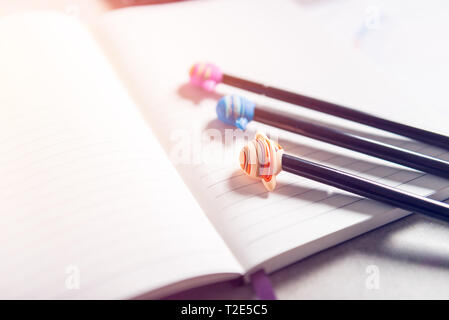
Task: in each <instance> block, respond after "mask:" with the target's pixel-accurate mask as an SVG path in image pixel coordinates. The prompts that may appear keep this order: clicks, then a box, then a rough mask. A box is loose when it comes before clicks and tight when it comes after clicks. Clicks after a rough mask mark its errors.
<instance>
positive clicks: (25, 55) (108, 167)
mask: <svg viewBox="0 0 449 320" xmlns="http://www.w3.org/2000/svg"><path fill="white" fill-rule="evenodd" d="M0 39H1V40H0V69H1V70H2V72H1V74H0V88H1V94H0V114H1V116H0V176H1V179H0V225H1V232H0V243H1V245H0V261H1V263H0V296H1V297H2V298H127V297H133V296H137V295H141V294H143V293H145V292H149V291H151V290H154V289H159V288H161V287H164V286H167V285H170V284H173V283H174V282H178V281H183V280H186V279H190V278H195V277H200V276H206V275H216V274H221V275H217V276H216V277H217V278H220V277H221V278H223V277H229V276H232V275H233V276H235V273H239V272H241V267H240V266H239V264H238V263H237V262H236V261H235V259H234V257H233V255H232V254H231V253H230V251H229V250H228V248H227V247H226V245H225V244H224V242H223V241H222V240H221V238H220V237H219V236H218V235H217V233H216V232H215V230H214V228H213V226H212V225H211V224H210V222H209V221H208V220H207V219H206V218H205V216H204V214H203V212H202V210H201V208H200V207H199V206H198V205H197V203H196V201H195V199H194V198H193V197H192V196H191V194H190V192H189V190H188V189H187V187H186V186H185V185H184V183H183V182H182V179H181V178H180V177H179V176H178V174H177V172H176V170H175V169H174V168H173V166H172V165H171V164H170V162H169V160H168V158H167V157H166V155H165V154H164V151H163V149H162V148H161V146H160V144H159V143H158V141H157V140H156V139H155V138H154V136H153V134H152V133H151V131H150V130H149V128H148V127H147V125H146V123H145V122H144V120H143V119H142V118H141V115H140V113H139V112H138V109H137V108H136V107H135V105H134V103H133V102H132V100H131V99H130V98H129V96H128V95H127V93H126V91H125V90H124V88H123V87H122V85H121V82H120V81H119V80H118V78H117V76H116V74H115V73H114V72H113V71H112V69H111V68H110V65H109V64H108V62H107V59H106V58H105V57H104V56H103V55H102V54H101V51H100V49H99V47H98V46H97V44H96V43H95V42H94V41H93V39H92V37H91V35H90V34H89V33H88V32H87V30H85V29H84V27H83V26H81V24H79V23H78V22H77V21H75V20H72V18H69V17H68V16H63V15H58V14H54V13H32V14H26V15H20V16H13V17H8V18H5V19H3V20H1V21H0ZM209 280H210V279H209ZM202 281H203V280H202ZM200 283H201V281H200ZM190 285H192V284H190Z"/></svg>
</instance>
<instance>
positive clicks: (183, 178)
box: [0, 0, 449, 299]
mask: <svg viewBox="0 0 449 320" xmlns="http://www.w3.org/2000/svg"><path fill="white" fill-rule="evenodd" d="M0 39H1V40H0V70H2V72H1V73H0V88H1V94H0V112H1V117H0V132H1V135H0V137H1V138H0V153H1V157H0V163H1V165H0V176H1V177H2V179H0V188H1V189H2V192H1V194H0V197H1V201H0V221H1V224H0V225H1V228H2V229H1V232H0V238H1V243H2V245H1V246H0V261H1V263H0V297H1V298H64V299H65V298H132V297H141V296H145V297H161V296H164V295H167V294H170V293H173V292H175V291H179V290H182V289H186V288H190V287H194V286H199V285H202V284H206V283H211V282H214V281H223V280H227V279H233V278H237V277H240V276H242V275H243V276H245V275H248V274H249V273H251V272H253V271H256V270H259V269H262V268H263V269H265V271H267V272H273V271H275V270H277V269H279V268H281V267H283V266H286V265H288V264H290V263H292V262H294V261H297V260H299V259H301V258H304V257H306V256H308V255H310V254H313V253H316V252H318V251H320V250H323V249H325V248H328V247H330V246H332V245H335V244H337V243H339V242H341V241H344V240H347V239H350V238H352V237H354V236H357V235H359V234H361V233H363V232H366V231H368V230H371V229H373V228H376V227H378V226H381V225H383V224H385V223H388V222H390V221H393V220H395V219H398V218H400V217H403V216H405V215H407V214H409V213H407V212H404V211H402V210H398V209H395V208H392V207H390V206H387V205H384V204H381V203H378V202H375V201H371V200H367V199H364V198H360V197H358V196H355V195H351V194H349V193H345V192H342V191H339V190H336V189H332V188H328V187H327V186H325V185H322V184H318V183H314V182H311V181H308V180H306V179H303V178H299V177H295V176H291V175H288V174H282V173H281V174H280V175H279V179H278V187H277V189H276V190H275V191H274V192H272V193H270V194H268V193H267V192H266V191H265V190H264V187H263V186H262V184H261V183H260V182H256V181H253V180H249V178H247V177H245V176H244V175H243V174H242V173H241V172H239V170H238V168H239V167H238V160H237V153H238V151H239V150H240V148H241V147H242V146H243V144H244V143H245V142H246V141H247V140H248V139H251V138H252V137H253V134H254V132H255V131H256V130H262V131H266V132H268V133H269V134H271V135H272V136H277V137H278V138H279V142H280V144H281V145H282V146H283V147H284V148H285V149H286V150H287V151H288V152H289V153H292V154H296V155H300V156H304V157H305V158H308V159H312V160H315V161H319V162H321V163H325V164H328V165H330V166H333V167H339V168H344V170H347V171H350V172H354V173H357V174H360V175H362V176H365V177H369V178H371V179H374V180H377V181H382V182H383V183H386V184H389V185H394V186H398V187H400V188H403V189H406V190H409V191H411V192H414V193H417V194H421V195H425V196H432V197H434V198H436V199H440V200H442V199H446V198H447V197H449V188H448V187H449V181H447V180H444V179H440V178H436V177H433V176H430V175H425V174H422V173H420V172H417V171H414V170H410V169H408V168H404V167H401V166H398V165H394V164H391V163H388V162H384V161H381V160H378V159H373V158H370V157H366V156H363V155H360V154H357V153H354V152H350V151H347V150H343V149H340V148H337V147H334V146H329V145H327V144H324V143H320V142H316V141H313V140H310V139H307V138H302V137H299V136H295V135H292V134H290V133H286V132H282V131H279V130H273V129H271V128H268V127H265V126H262V125H258V124H257V123H252V124H251V125H250V127H249V129H248V132H247V133H242V132H239V131H237V130H233V129H232V128H230V127H226V126H225V125H222V124H221V123H219V122H218V121H217V120H215V103H216V101H217V99H218V98H219V97H220V96H221V95H222V94H227V93H231V92H237V91H238V90H235V89H233V88H229V87H226V86H224V85H222V86H219V87H218V88H217V91H216V93H212V94H211V93H209V94H207V93H204V92H201V91H199V90H198V89H195V88H192V87H190V86H189V85H188V84H187V82H188V70H189V67H190V66H191V64H192V63H194V62H197V61H201V60H207V61H212V62H214V63H217V64H218V65H220V66H221V67H222V68H223V69H224V70H226V71H228V72H229V73H234V74H238V75H241V76H245V77H248V78H250V79H254V80H260V81H264V82H267V83H270V84H274V85H276V86H280V87H285V88H289V89H292V90H295V91H300V92H303V93H306V94H309V95H314V96H318V97H322V98H325V99H327V100H332V101H336V102H340V103H343V104H347V105H353V106H357V107H361V108H363V109H364V110H367V111H370V112H374V113H377V114H380V115H384V116H386V117H390V118H393V119H399V120H401V121H403V122H408V123H410V124H417V125H420V126H422V127H425V128H428V129H432V130H435V131H440V132H444V131H445V130H446V133H448V132H447V129H446V128H442V127H441V128H440V127H436V126H435V125H434V124H433V123H431V122H428V123H422V118H420V117H419V115H420V114H422V113H423V112H426V110H423V109H419V108H417V107H414V106H413V104H412V103H411V102H410V101H407V99H406V97H404V96H403V95H401V94H400V93H399V92H397V90H395V88H394V86H393V85H391V84H388V81H387V80H386V79H384V78H383V77H382V75H381V74H378V73H377V72H376V71H375V70H374V69H373V68H372V67H371V66H370V65H369V63H368V62H366V61H364V60H363V59H362V58H361V57H359V56H355V55H354V54H353V53H351V52H350V51H347V50H345V49H344V48H341V47H340V46H339V45H338V44H336V43H333V42H332V41H331V40H329V39H328V37H327V36H326V34H325V33H322V32H321V31H320V28H319V26H317V25H315V24H314V23H313V21H310V20H308V19H307V18H306V17H305V16H304V15H303V13H302V12H301V10H300V7H299V6H298V5H297V3H296V1H284V2H283V3H282V5H280V4H279V3H275V2H273V1H265V0H264V1H261V0H258V1H255V0H254V1H245V2H242V1H238V0H226V1H214V0H210V1H191V2H190V1H188V2H182V3H175V4H167V5H160V6H148V7H135V8H128V9H124V10H119V11H116V12H112V13H108V14H105V15H104V16H103V17H102V18H101V19H100V20H99V22H98V25H96V26H94V28H92V29H91V30H88V29H87V28H86V26H83V25H82V24H81V23H80V22H78V21H77V20H75V19H73V18H71V17H68V16H65V15H62V14H56V13H45V12H41V13H29V14H24V15H18V16H11V17H7V18H4V19H1V20H0ZM246 95H247V96H249V97H251V98H253V99H255V100H256V101H258V102H260V103H263V104H267V105H270V106H272V107H277V108H280V109H284V110H288V111H290V112H295V113H297V114H298V115H301V116H303V117H307V118H313V119H315V121H324V122H326V123H332V125H335V126H344V127H345V128H347V129H348V130H352V131H357V132H359V131H360V130H363V132H364V133H363V134H366V135H368V136H370V137H373V138H376V139H378V140H382V141H387V142H389V143H392V144H395V145H402V146H404V147H406V148H410V149H412V150H419V151H420V152H423V153H426V154H430V155H435V156H438V157H441V158H443V159H448V160H449V154H445V153H444V152H443V151H442V150H439V149H436V148H433V147H429V146H426V145H423V144H420V143H415V142H412V141H409V140H406V139H401V138H398V137H396V136H393V135H388V134H385V133H382V132H378V131H376V130H374V129H369V128H365V127H362V126H358V125H355V124H353V123H350V122H346V121H343V120H338V119H336V118H332V117H327V116H324V115H321V114H317V113H314V112H312V111H306V110H302V109H301V108H298V107H293V106H289V105H287V104H284V103H280V102H277V101H274V100H270V99H265V98H263V97H257V96H254V95H250V94H246ZM441 116H442V117H447V115H441Z"/></svg>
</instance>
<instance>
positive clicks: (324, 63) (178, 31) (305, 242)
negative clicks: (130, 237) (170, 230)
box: [101, 0, 449, 271]
mask: <svg viewBox="0 0 449 320" xmlns="http://www.w3.org/2000/svg"><path fill="white" fill-rule="evenodd" d="M256 6H257V9H254V8H256ZM101 28H102V29H103V31H104V32H105V33H104V37H105V39H106V40H105V45H106V46H107V49H106V51H107V52H108V53H109V54H110V57H111V59H112V60H113V61H114V64H115V66H116V68H117V70H120V71H119V72H120V73H121V76H122V78H123V79H125V81H126V82H127V83H128V86H129V87H130V92H132V94H133V96H134V97H136V99H137V101H138V103H139V104H140V105H141V107H142V110H143V112H144V114H145V115H146V118H147V120H148V121H149V123H150V125H151V127H152V128H153V129H154V131H155V133H156V135H157V136H158V139H159V141H161V142H162V143H163V145H164V147H165V150H166V152H167V153H168V155H169V157H170V159H171V161H172V162H174V163H175V164H176V165H177V167H178V170H179V171H180V172H181V174H182V175H183V177H184V179H185V181H186V183H187V184H188V186H189V188H190V190H192V192H193V194H194V195H195V196H196V198H197V199H198V201H199V203H200V205H201V206H202V207H203V208H204V211H205V212H206V213H207V215H208V217H209V219H210V220H211V221H212V222H213V224H214V225H215V227H216V228H217V230H218V231H219V232H220V234H221V235H222V237H223V238H224V239H225V241H226V242H227V243H228V245H229V246H230V247H231V249H232V250H233V252H234V253H235V254H236V256H237V257H238V259H239V261H240V262H241V263H242V264H243V265H244V267H245V268H246V270H250V269H252V268H255V267H256V266H258V265H260V264H263V266H264V267H265V268H266V269H267V270H268V271H272V270H275V269H277V268H280V267H282V266H284V265H286V264H288V263H290V262H293V261H295V260H296V259H299V258H302V257H305V256H307V255H309V254H312V253H314V252H317V251H319V250H322V249H324V248H327V247H329V246H331V245H334V244H337V243H338V242H341V241H344V240H347V239H349V238H351V237H354V236H356V235H358V234H360V233H362V232H365V231H368V230H370V229H373V228H375V227H378V226H380V225H382V224H385V223H387V222H389V221H392V220H394V219H398V218H400V217H403V216H405V215H406V214H408V213H406V212H404V211H401V210H397V209H394V208H392V207H390V206H387V205H384V204H381V203H378V202H375V201H371V200H367V199H363V198H360V197H358V196H355V195H352V194H348V193H345V192H342V191H339V190H335V189H333V188H328V187H326V186H324V185H322V184H318V183H314V182H311V181H308V180H306V179H303V178H299V177H296V176H292V175H289V174H286V173H281V174H280V175H279V176H278V187H277V189H276V190H275V191H274V192H272V193H270V194H269V193H267V192H266V190H265V189H264V187H263V186H262V184H261V183H260V182H259V181H254V180H250V179H249V178H247V177H246V176H244V175H243V174H242V173H241V172H240V171H239V166H238V162H237V159H238V157H237V155H238V152H239V150H240V148H241V147H242V146H243V145H244V143H245V142H247V140H248V139H249V138H251V139H252V138H253V137H254V133H255V131H256V130H262V131H266V132H268V133H271V134H272V136H275V137H278V138H279V142H280V143H281V145H282V146H283V147H284V149H285V150H286V151H287V152H288V153H291V154H295V155H299V156H303V157H304V158H307V159H311V160H314V161H318V162H320V163H324V164H328V165H331V166H333V167H337V168H343V169H344V170H346V171H349V172H353V173H357V174H359V175H361V176H365V177H369V178H371V179H373V180H377V181H381V182H383V183H386V184H389V185H392V186H398V187H400V188H402V189H405V190H409V191H412V192H415V193H418V194H421V195H426V196H428V195H431V194H435V192H436V191H439V192H438V193H437V194H435V195H434V197H436V198H438V199H443V198H445V197H447V196H449V194H448V190H447V187H448V186H449V182H448V181H447V180H445V179H440V178H436V177H433V176H430V175H424V174H422V173H420V172H416V171H414V170H411V169H408V168H404V167H401V166H399V165H395V164H392V163H388V162H385V161H382V160H378V159H373V158H370V157H367V156H363V155H360V154H358V153H355V152H351V151H348V150H343V149H341V148H338V147H335V146H331V145H328V144H324V143H320V142H317V141H313V140H310V139H307V138H304V137H300V136H297V135H293V134H290V133H286V132H282V131H280V130H273V129H272V128H268V127H266V126H263V125H260V124H257V123H251V124H250V126H249V128H248V131H247V132H246V133H245V134H244V133H242V132H239V131H237V130H233V129H232V128H231V127H228V126H225V125H223V124H221V123H220V122H219V121H217V120H216V116H215V105H216V101H217V99H219V98H220V97H221V96H222V95H223V94H227V93H243V91H241V90H237V89H235V88H230V87H227V86H224V85H220V86H219V87H217V90H216V92H215V93H204V92H201V91H200V90H197V89H195V88H192V87H190V86H189V85H188V84H186V83H187V82H188V75H187V73H188V69H189V67H190V66H191V65H192V63H193V62H197V61H211V62H214V63H217V64H218V65H219V66H220V67H222V68H223V70H225V71H227V72H229V73H231V74H236V75H241V76H244V77H246V78H249V79H253V80H258V81H264V82H266V83H269V84H273V85H276V86H280V87H285V88H287V89H291V90H294V91H299V92H303V93H306V94H309V95H313V96H317V97H322V98H325V99H327V100H331V101H335V102H339V103H342V104H346V105H353V106H357V107H359V106H361V107H362V108H364V109H363V110H366V111H369V112H374V113H377V114H380V115H384V114H386V115H387V116H388V117H390V116H394V115H402V119H403V121H405V122H407V117H409V118H413V117H416V116H419V112H421V110H419V109H416V108H412V107H411V106H412V105H413V104H412V103H411V102H410V101H408V100H407V99H406V97H404V96H402V95H401V94H400V93H399V92H397V90H395V87H394V86H392V85H390V84H389V83H388V81H387V79H385V78H384V77H382V75H381V74H380V73H378V72H377V71H376V70H375V69H373V68H372V66H371V65H370V64H369V63H368V62H367V61H365V60H364V59H363V58H361V57H359V56H357V55H355V54H354V53H353V52H351V51H349V50H345V49H344V48H342V47H341V46H340V45H339V44H337V43H334V42H332V41H331V40H329V38H328V37H327V35H326V34H324V33H323V32H321V31H320V28H319V26H317V25H315V24H314V23H313V22H312V21H310V20H309V19H308V18H307V17H306V16H304V14H303V13H302V11H301V10H300V7H299V6H297V4H296V2H295V1H284V2H282V5H280V4H279V3H274V2H271V1H257V2H256V1H245V2H241V1H229V0H227V1H218V0H217V1H207V2H206V1H196V2H185V3H178V4H172V5H164V6H149V7H139V8H130V9H126V10H121V11H118V12H113V13H108V14H107V15H106V16H105V17H104V19H103V20H102V21H101ZM159 30H163V32H160V31H159ZM148 74H152V75H154V76H153V77H148V76H147V75H148ZM148 88H152V90H148ZM153 89H154V90H153ZM244 94H245V95H246V96H247V97H249V98H251V99H254V100H255V101H257V102H259V103H261V104H265V105H269V106H271V107H277V108H279V109H282V110H286V111H289V112H293V113H296V114H297V115H300V116H302V117H309V118H311V117H313V119H315V120H319V121H324V122H326V123H332V125H334V126H345V127H346V128H348V129H349V130H351V131H356V132H359V131H360V130H362V129H363V130H364V132H365V135H367V136H369V137H371V138H375V139H378V140H380V141H385V142H388V143H392V144H395V145H400V146H403V147H405V148H409V149H411V150H417V151H420V152H423V153H426V154H429V155H435V156H439V157H441V158H444V159H449V157H448V155H447V154H446V153H445V152H444V151H442V150H440V149H437V148H433V147H429V146H426V145H422V144H420V143H414V142H411V141H409V140H406V139H401V138H398V137H396V136H394V135H391V134H385V133H382V132H379V131H377V130H374V129H367V128H364V127H363V126H361V125H356V124H353V123H351V122H348V121H344V120H338V119H335V118H333V117H328V116H325V115H322V114H319V113H316V112H313V111H306V110H303V109H301V108H297V107H293V106H289V105H287V104H284V103H281V102H277V101H274V100H272V99H267V98H263V97H259V96H256V95H253V94H249V93H246V92H245V93H244ZM414 111H416V113H413V112H414ZM428 125H429V129H433V127H432V125H433V124H432V123H428ZM434 129H435V130H440V131H444V130H445V131H446V132H447V129H445V128H434ZM279 256H282V258H280V257H279ZM273 258H274V259H273Z"/></svg>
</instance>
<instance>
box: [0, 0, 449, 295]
mask: <svg viewBox="0 0 449 320" xmlns="http://www.w3.org/2000/svg"><path fill="white" fill-rule="evenodd" d="M145 1H146V2H152V1H151V0H130V1H129V0H97V1H92V0H67V1H61V0H17V1H3V2H2V3H0V16H1V15H5V14H8V13H12V12H19V11H26V10H32V9H57V10H62V11H65V12H67V13H69V14H77V15H79V16H80V17H81V18H83V19H85V20H87V21H89V20H90V19H95V18H96V17H97V16H98V14H100V13H101V12H104V11H107V10H110V9H113V8H116V7H119V6H123V5H126V4H129V3H140V2H145ZM153 2H154V1H153ZM298 2H300V3H303V4H304V6H305V7H307V6H310V7H311V8H310V12H311V14H312V15H315V17H316V18H317V19H321V21H322V22H323V24H326V23H327V26H328V27H329V29H330V30H333V32H338V23H337V21H342V19H340V20H338V17H337V16H335V9H336V6H337V2H338V1H330V2H329V1H318V2H317V3H318V5H315V4H314V5H313V6H312V5H311V1H305V0H304V1H303V0H298ZM351 2H354V0H350V1H346V2H345V5H346V7H345V8H346V11H347V12H346V13H344V14H346V15H348V14H349V11H348V10H347V9H348V8H349V7H348V6H349V5H350V4H348V3H351ZM357 2H358V3H357V5H358V7H356V8H357V9H356V10H359V11H360V8H361V7H360V3H362V2H360V1H357ZM394 2H397V1H394ZM436 2H438V1H435V0H433V1H430V2H429V3H431V4H435V3H436ZM327 3H329V4H327ZM363 3H364V4H363V6H364V7H363V8H365V11H364V12H365V17H364V19H365V18H366V19H367V20H366V21H367V26H368V29H369V30H373V29H376V28H377V27H378V26H377V25H376V23H383V22H382V21H384V20H383V18H382V17H383V12H384V11H379V10H383V8H382V7H376V6H374V7H373V6H372V5H373V3H374V5H375V3H376V1H370V4H369V5H368V3H365V2H363ZM421 4H422V2H421ZM426 5H427V3H426ZM409 7H410V5H409ZM426 7H427V9H429V10H430V8H429V7H430V5H429V6H426ZM363 8H362V9H363ZM415 9H416V8H415ZM306 10H307V9H306ZM343 11H345V10H338V12H343ZM447 11H448V12H449V10H447ZM385 12H387V14H389V16H390V17H391V16H392V13H393V14H394V10H393V11H388V10H387V11H385ZM331 14H332V17H334V18H333V19H328V18H329V16H330V15H331ZM342 14H343V13H342ZM340 18H342V17H340ZM411 18H413V17H411ZM373 19H374V20H373ZM326 21H327V22H326ZM346 21H349V20H346ZM389 21H392V20H391V19H390V20H389ZM393 21H394V20H393ZM421 26H422V24H421ZM340 27H341V28H342V29H341V30H348V29H347V28H350V26H349V25H348V24H346V25H344V26H341V25H340ZM369 30H368V31H369ZM364 32H365V33H364ZM355 34H356V35H357V36H358V35H362V36H363V37H366V30H365V31H363V28H362V30H361V31H360V32H356V33H355ZM365 39H366V38H365ZM356 40H357V39H356ZM364 41H366V40H364ZM374 41H379V37H377V38H376V39H375V40H374ZM380 41H382V40H380ZM362 47H363V46H362ZM363 48H364V49H363ZM363 48H362V49H363V50H368V51H366V52H367V54H369V55H372V57H373V58H374V59H377V61H380V60H379V59H381V58H383V56H382V55H379V51H372V50H370V46H369V45H368V46H367V45H366V42H365V43H364V47H363ZM380 62H382V61H380ZM387 62H389V63H391V65H393V64H392V63H393V62H394V63H395V60H394V59H390V60H388V61H387ZM393 71H394V72H396V75H397V74H399V72H402V71H403V70H401V69H396V70H393ZM446 83H447V82H445V83H444V85H446ZM406 85H409V83H406ZM436 101H437V100H436ZM270 278H271V281H272V283H273V286H274V289H275V291H276V294H277V296H278V298H280V299H365V298H367V299H393V298H396V299H405V298H424V299H431V298H434V299H448V298H449V286H448V282H449V228H447V225H446V224H445V223H442V222H438V221H433V220H429V219H426V218H422V217H420V216H418V215H412V216H409V217H407V218H404V219H401V220H400V221H397V222H394V223H392V224H389V225H387V226H384V227H382V228H379V229H377V230H374V231H371V232H369V233H367V234H364V235H362V236H360V237H357V238H355V239H352V240H350V241H347V242H345V243H342V244H340V245H338V246H336V247H333V248H330V249H328V250H325V251H323V252H321V253H318V254H315V255H313V256H311V257H309V258H307V259H305V260H303V261H301V262H298V263H296V264H294V265H291V266H289V267H287V268H285V269H283V270H280V271H278V272H276V273H274V274H272V275H271V276H270ZM173 298H185V299H230V298H231V299H251V298H254V294H253V292H252V290H251V288H250V287H249V286H240V287H236V286H234V285H232V284H229V283H222V284H215V285H210V286H206V287H202V288H197V289H193V290H189V291H186V292H183V293H180V294H177V295H175V296H173Z"/></svg>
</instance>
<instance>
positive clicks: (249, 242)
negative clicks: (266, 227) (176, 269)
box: [247, 174, 426, 246]
mask: <svg viewBox="0 0 449 320" xmlns="http://www.w3.org/2000/svg"><path fill="white" fill-rule="evenodd" d="M425 175H426V174H422V175H420V176H419V177H415V178H413V179H410V180H408V181H406V182H403V183H400V184H398V185H396V186H395V187H399V186H401V185H405V184H407V183H409V182H411V181H413V180H416V179H419V178H421V177H423V176H425ZM363 200H370V199H368V198H364V197H360V198H359V199H355V200H354V201H351V202H349V203H347V204H345V205H342V206H339V207H336V208H332V209H330V210H328V211H325V212H322V213H319V214H317V215H314V216H311V217H308V218H306V219H303V220H299V221H298V222H296V223H292V224H289V225H287V226H285V227H283V228H280V229H277V230H271V231H270V232H267V233H264V234H263V235H261V236H259V237H257V238H255V239H251V240H249V241H248V243H247V245H249V246H251V245H253V244H254V243H256V242H258V241H260V240H262V239H265V238H267V237H270V236H272V235H275V234H277V233H279V232H281V231H284V230H287V229H289V228H292V227H294V226H296V225H299V224H301V223H303V222H305V221H308V220H312V219H315V218H318V217H321V216H324V215H327V214H329V213H332V212H334V211H337V210H339V209H342V208H345V207H347V206H350V205H352V204H354V203H356V202H360V201H363ZM384 212H386V211H384Z"/></svg>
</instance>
